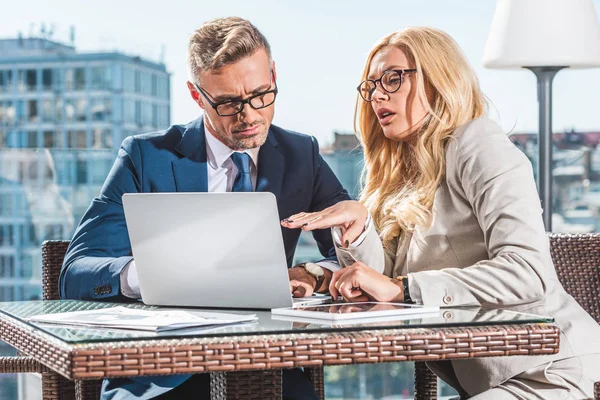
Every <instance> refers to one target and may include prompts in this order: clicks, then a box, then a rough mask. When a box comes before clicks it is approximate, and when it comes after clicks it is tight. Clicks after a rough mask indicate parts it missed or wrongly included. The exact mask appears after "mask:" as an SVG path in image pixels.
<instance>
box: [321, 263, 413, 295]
mask: <svg viewBox="0 0 600 400" xmlns="http://www.w3.org/2000/svg"><path fill="white" fill-rule="evenodd" d="M329 293H330V294H331V296H332V297H333V298H334V299H336V298H337V297H338V296H339V295H342V296H343V297H344V299H345V300H346V301H354V302H356V301H371V300H375V301H385V302H401V301H402V300H403V299H404V293H403V292H402V285H399V284H397V283H396V282H395V281H394V280H393V279H391V278H389V277H387V276H385V275H383V274H380V273H379V272H377V271H375V270H373V269H372V268H370V267H368V266H366V265H365V264H363V263H361V262H355V263H354V264H352V265H350V266H349V267H346V268H342V269H340V270H339V271H336V272H334V273H333V276H332V277H331V283H330V284H329Z"/></svg>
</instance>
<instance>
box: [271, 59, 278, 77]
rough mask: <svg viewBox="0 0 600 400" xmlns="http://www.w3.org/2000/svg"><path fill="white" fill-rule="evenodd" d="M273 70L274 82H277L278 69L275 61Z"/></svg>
mask: <svg viewBox="0 0 600 400" xmlns="http://www.w3.org/2000/svg"><path fill="white" fill-rule="evenodd" d="M271 69H272V70H273V80H274V81H276V80H277V68H276V67H275V61H273V64H272V66H271Z"/></svg>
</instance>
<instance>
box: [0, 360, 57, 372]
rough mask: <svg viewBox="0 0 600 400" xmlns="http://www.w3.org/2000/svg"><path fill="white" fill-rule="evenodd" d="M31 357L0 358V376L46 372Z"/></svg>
mask: <svg viewBox="0 0 600 400" xmlns="http://www.w3.org/2000/svg"><path fill="white" fill-rule="evenodd" d="M47 371H48V368H46V367H44V366H43V365H41V364H40V363H39V362H37V361H36V360H35V359H34V358H33V357H0V374H19V373H25V372H37V373H41V372H47Z"/></svg>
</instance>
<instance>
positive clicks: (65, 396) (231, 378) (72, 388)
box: [0, 240, 325, 400]
mask: <svg viewBox="0 0 600 400" xmlns="http://www.w3.org/2000/svg"><path fill="white" fill-rule="evenodd" d="M68 246H69V241H58V240H49V241H45V242H44V243H42V285H43V288H42V292H43V298H44V300H58V299H59V289H58V277H59V275H60V270H61V267H62V263H63V259H64V257H65V253H66V252H67V247H68ZM304 371H305V373H306V375H307V377H308V379H309V380H310V381H311V382H312V384H313V385H314V387H315V389H316V391H317V394H318V395H319V397H320V398H321V399H324V398H325V392H324V377H323V367H312V368H305V369H304ZM26 372H37V373H41V374H42V398H43V399H44V400H73V399H77V400H97V399H99V398H100V387H101V383H102V381H101V380H86V381H75V383H74V384H73V382H72V381H69V380H68V379H65V378H64V377H62V376H60V375H58V374H56V373H54V372H52V371H50V370H49V369H48V368H46V367H45V366H43V365H42V364H40V363H39V362H37V361H35V360H34V359H33V358H32V357H23V356H17V357H0V373H26ZM261 374H262V376H261V379H257V377H256V373H251V372H245V371H244V372H227V373H225V372H217V373H211V379H210V381H211V397H212V399H218V400H225V399H242V398H243V399H263V398H265V397H267V396H266V395H267V394H272V395H276V394H277V392H278V393H281V389H280V388H281V380H282V371H281V370H268V371H267V370H266V371H261Z"/></svg>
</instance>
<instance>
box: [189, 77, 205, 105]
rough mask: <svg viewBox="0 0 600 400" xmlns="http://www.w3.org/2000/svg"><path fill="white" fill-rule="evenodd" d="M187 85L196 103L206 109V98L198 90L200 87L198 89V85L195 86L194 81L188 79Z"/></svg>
mask: <svg viewBox="0 0 600 400" xmlns="http://www.w3.org/2000/svg"><path fill="white" fill-rule="evenodd" d="M187 87H188V90H189V91H190V96H192V100H194V103H196V104H198V105H199V106H200V108H202V109H204V101H203V100H204V99H203V98H202V96H201V95H200V93H199V92H198V89H196V86H194V84H193V83H192V82H190V81H187Z"/></svg>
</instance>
